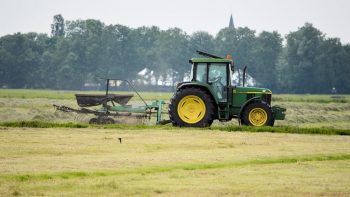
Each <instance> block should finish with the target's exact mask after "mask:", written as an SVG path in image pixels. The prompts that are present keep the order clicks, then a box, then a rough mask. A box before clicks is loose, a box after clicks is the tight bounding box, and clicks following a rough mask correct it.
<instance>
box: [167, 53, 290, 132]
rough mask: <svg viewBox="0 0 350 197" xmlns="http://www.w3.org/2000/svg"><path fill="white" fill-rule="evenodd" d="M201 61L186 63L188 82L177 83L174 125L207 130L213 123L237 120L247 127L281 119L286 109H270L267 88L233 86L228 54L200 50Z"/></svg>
mask: <svg viewBox="0 0 350 197" xmlns="http://www.w3.org/2000/svg"><path fill="white" fill-rule="evenodd" d="M197 52H198V54H200V55H202V56H204V57H202V58H192V59H190V60H189V62H190V64H191V65H192V69H191V78H190V81H187V82H182V83H179V84H177V87H176V92H175V94H174V96H173V97H172V99H171V101H170V105H169V117H170V121H171V123H172V124H173V125H174V126H180V127H207V126H210V125H211V124H212V123H213V121H214V120H219V121H222V122H224V121H230V120H231V119H232V118H236V119H238V120H239V123H240V124H243V125H249V126H273V125H274V123H275V120H284V118H285V111H286V109H285V108H282V107H279V106H271V97H272V92H271V91H270V90H269V89H266V88H256V87H244V81H245V69H244V74H243V86H235V85H234V84H233V83H232V74H233V72H234V62H233V60H232V57H231V56H230V55H228V56H227V57H226V58H222V57H218V56H215V55H212V54H209V53H205V52H202V51H197Z"/></svg>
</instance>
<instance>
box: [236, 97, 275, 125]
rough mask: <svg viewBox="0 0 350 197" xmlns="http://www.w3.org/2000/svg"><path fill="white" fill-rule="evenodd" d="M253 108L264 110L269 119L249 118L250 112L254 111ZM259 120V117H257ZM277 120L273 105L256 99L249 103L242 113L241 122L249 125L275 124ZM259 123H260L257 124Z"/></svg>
mask: <svg viewBox="0 0 350 197" xmlns="http://www.w3.org/2000/svg"><path fill="white" fill-rule="evenodd" d="M253 110H263V111H264V112H265V113H266V116H267V119H266V121H265V119H264V118H263V119H262V120H261V122H259V121H257V122H255V123H254V122H251V121H250V119H249V114H250V113H254V112H253ZM257 120H259V119H257ZM274 122H275V119H274V116H273V113H272V110H271V107H270V106H269V105H268V104H267V103H266V102H264V101H256V102H253V103H251V104H249V105H248V106H247V107H245V108H244V111H243V113H242V117H241V123H242V124H243V125H248V126H273V125H274ZM257 123H259V124H257ZM260 124H261V125H260Z"/></svg>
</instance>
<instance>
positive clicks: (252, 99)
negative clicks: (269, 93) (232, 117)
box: [239, 97, 261, 118]
mask: <svg viewBox="0 0 350 197" xmlns="http://www.w3.org/2000/svg"><path fill="white" fill-rule="evenodd" d="M256 101H261V98H260V97H253V98H251V99H249V100H247V101H246V102H245V103H244V104H243V105H242V107H241V110H239V118H242V114H243V112H244V109H245V108H246V107H247V106H248V105H249V104H251V103H253V102H256Z"/></svg>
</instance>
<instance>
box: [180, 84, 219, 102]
mask: <svg viewBox="0 0 350 197" xmlns="http://www.w3.org/2000/svg"><path fill="white" fill-rule="evenodd" d="M187 87H197V88H201V89H203V90H205V91H207V92H208V93H209V94H210V96H211V97H212V99H213V100H214V101H215V104H216V105H217V104H218V102H219V101H218V100H217V98H216V97H215V96H214V92H213V91H212V90H211V88H210V87H209V85H208V84H205V83H197V82H196V83H193V82H183V83H180V84H178V86H177V87H176V89H177V91H178V90H180V89H183V88H187Z"/></svg>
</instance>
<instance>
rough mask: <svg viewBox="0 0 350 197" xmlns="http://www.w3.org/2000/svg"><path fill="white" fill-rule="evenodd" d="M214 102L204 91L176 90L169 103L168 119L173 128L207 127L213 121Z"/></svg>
mask: <svg viewBox="0 0 350 197" xmlns="http://www.w3.org/2000/svg"><path fill="white" fill-rule="evenodd" d="M214 110H215V109H214V101H213V100H212V98H211V96H210V95H209V94H208V93H207V92H206V91H204V90H202V89H199V88H195V87H190V88H184V89H180V90H178V91H177V92H176V93H175V94H174V96H173V98H172V99H171V101H170V105H169V117H170V121H171V122H172V124H173V125H174V126H180V127H209V126H210V125H211V124H212V123H213V119H214Z"/></svg>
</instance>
